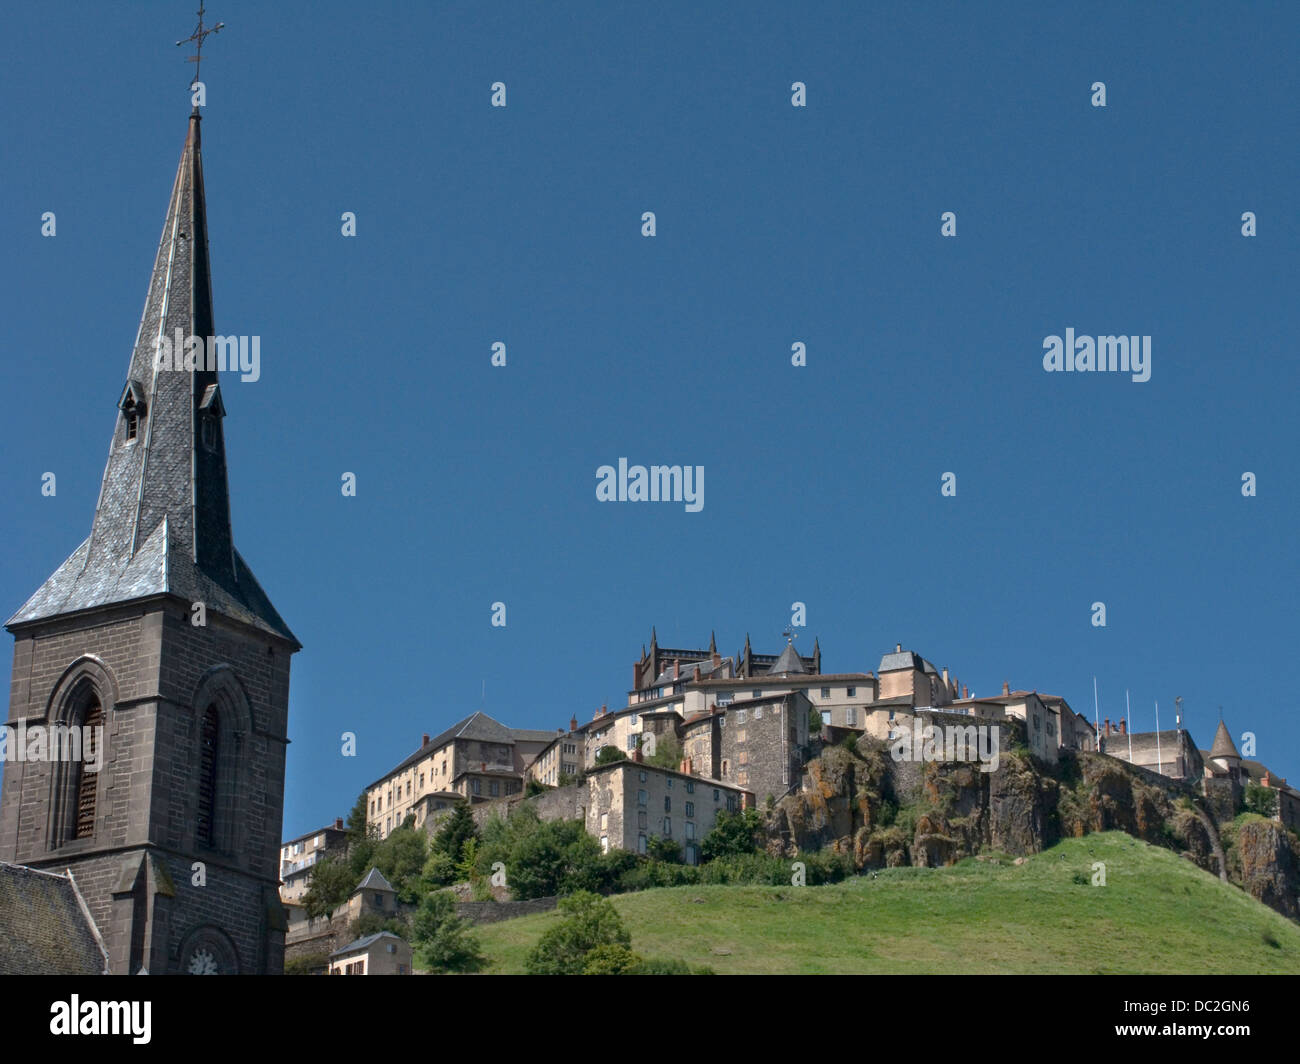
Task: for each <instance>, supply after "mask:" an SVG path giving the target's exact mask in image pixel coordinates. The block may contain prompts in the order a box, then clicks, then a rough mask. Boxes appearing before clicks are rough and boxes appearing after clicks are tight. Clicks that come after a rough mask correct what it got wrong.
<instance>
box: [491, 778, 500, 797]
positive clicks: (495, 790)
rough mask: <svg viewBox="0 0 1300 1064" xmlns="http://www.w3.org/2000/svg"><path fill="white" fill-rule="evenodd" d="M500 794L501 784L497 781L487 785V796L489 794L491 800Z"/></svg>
mask: <svg viewBox="0 0 1300 1064" xmlns="http://www.w3.org/2000/svg"><path fill="white" fill-rule="evenodd" d="M500 793H501V783H500V781H499V780H493V781H492V782H491V783H489V784H488V794H490V795H491V796H492V797H493V798H495V797H497V796H498V795H499V794H500Z"/></svg>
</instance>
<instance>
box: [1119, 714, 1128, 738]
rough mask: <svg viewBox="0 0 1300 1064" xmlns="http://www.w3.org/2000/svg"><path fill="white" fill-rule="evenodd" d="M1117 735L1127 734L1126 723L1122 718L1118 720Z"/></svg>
mask: <svg viewBox="0 0 1300 1064" xmlns="http://www.w3.org/2000/svg"><path fill="white" fill-rule="evenodd" d="M1119 733H1120V735H1127V734H1128V721H1126V720H1125V719H1124V718H1123V717H1120V718H1119Z"/></svg>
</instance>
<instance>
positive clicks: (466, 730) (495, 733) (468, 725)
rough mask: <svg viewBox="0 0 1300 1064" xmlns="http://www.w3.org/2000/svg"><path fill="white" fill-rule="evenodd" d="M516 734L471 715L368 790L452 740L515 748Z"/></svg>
mask: <svg viewBox="0 0 1300 1064" xmlns="http://www.w3.org/2000/svg"><path fill="white" fill-rule="evenodd" d="M515 734H516V733H515V732H513V731H511V730H510V729H509V728H507V727H506V726H505V725H504V724H502V723H500V722H499V721H496V720H493V719H492V718H491V717H489V716H488V715H487V714H486V713H471V714H470V715H469V716H468V717H466V718H464V719H463V720H458V721H457V722H456V723H455V724H453V725H452V726H451V727H450V728H448V729H447V730H446V731H444V732H440V733H439V734H437V735H435V736H434V737H433V738H432V739H430V740H429V741H428V742H427V743H425V744H424V745H423V746H421V747H420V749H418V750H417V751H415V753H413V754H412V755H411V756H410V757H408V758H407V759H406V760H405V761H403V762H402V763H401V764H399V765H398V766H397V767H396V768H394V769H392V770H391V771H389V772H385V773H384V774H383V775H382V776H380V777H379V779H377V780H375V781H374V782H373V783H368V784H366V789H367V790H369V789H370V788H371V787H376V786H378V785H379V784H380V783H382V782H383V781H384V780H386V779H388V777H389V776H392V775H394V774H395V773H398V772H401V771H402V769H404V768H406V767H407V766H408V765H413V764H415V763H416V762H417V761H419V760H420V758H422V757H425V756H426V755H428V754H431V753H433V751H435V750H437V749H438V747H440V746H445V745H446V744H447V743H449V742H451V740H452V739H470V740H475V741H477V742H481V743H498V744H500V745H502V746H514V744H515ZM553 735H555V733H554V732H546V733H545V736H546V738H547V739H548V740H549V739H550V738H551V737H552V736H553Z"/></svg>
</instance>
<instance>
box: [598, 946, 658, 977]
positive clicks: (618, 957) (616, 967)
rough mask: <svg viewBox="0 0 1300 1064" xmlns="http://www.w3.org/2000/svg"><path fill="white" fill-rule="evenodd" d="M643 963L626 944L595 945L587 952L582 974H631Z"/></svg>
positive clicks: (642, 959)
mask: <svg viewBox="0 0 1300 1064" xmlns="http://www.w3.org/2000/svg"><path fill="white" fill-rule="evenodd" d="M644 963H645V960H644V958H642V957H641V956H639V955H638V954H636V953H633V952H632V951H631V950H630V949H628V948H627V947H626V946H615V945H608V946H597V947H596V948H595V949H593V950H591V951H590V952H589V953H588V954H587V957H586V960H585V961H584V963H583V965H582V974H583V975H632V974H633V973H634V972H635V971H636V969H638V968H639V967H641V965H643V964H644Z"/></svg>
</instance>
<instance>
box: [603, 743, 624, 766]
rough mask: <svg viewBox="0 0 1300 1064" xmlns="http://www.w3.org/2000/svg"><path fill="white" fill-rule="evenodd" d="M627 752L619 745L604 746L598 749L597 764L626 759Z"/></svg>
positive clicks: (612, 762) (608, 763) (609, 763)
mask: <svg viewBox="0 0 1300 1064" xmlns="http://www.w3.org/2000/svg"><path fill="white" fill-rule="evenodd" d="M626 760H627V754H625V753H623V751H622V750H620V749H619V748H618V747H617V746H602V747H601V748H600V749H599V750H597V751H596V764H598V765H612V764H614V762H616V761H626Z"/></svg>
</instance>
